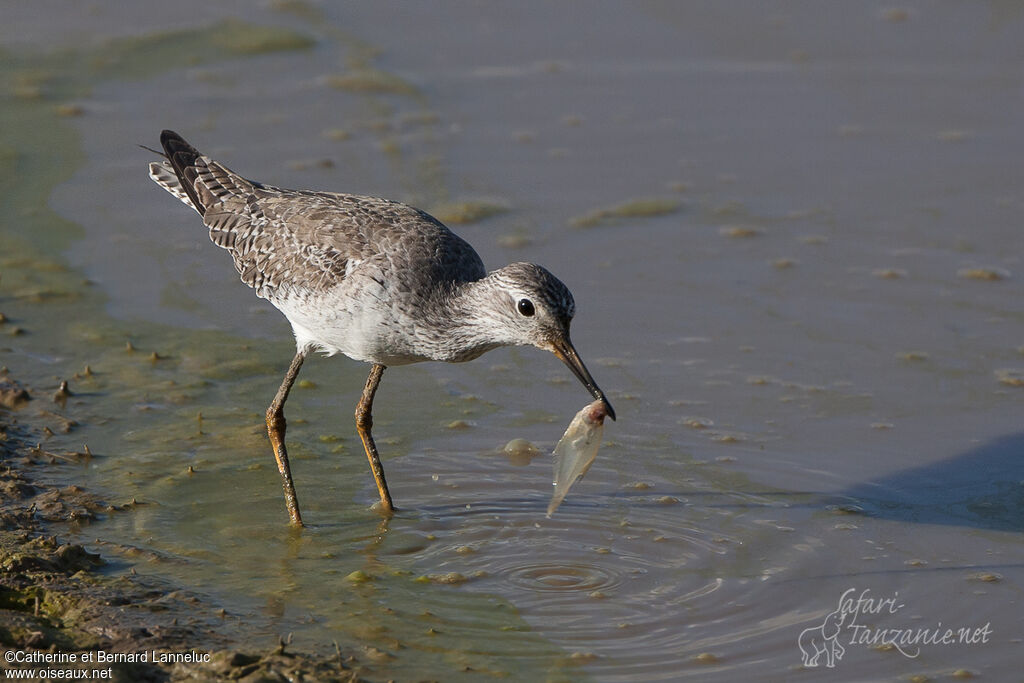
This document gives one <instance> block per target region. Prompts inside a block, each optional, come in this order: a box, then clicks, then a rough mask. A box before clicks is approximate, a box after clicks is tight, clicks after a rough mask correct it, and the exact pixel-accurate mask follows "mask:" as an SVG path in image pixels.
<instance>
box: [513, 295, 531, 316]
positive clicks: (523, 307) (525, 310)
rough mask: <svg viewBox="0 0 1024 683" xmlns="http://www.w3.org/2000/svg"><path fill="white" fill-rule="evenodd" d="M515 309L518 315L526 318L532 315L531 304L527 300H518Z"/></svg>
mask: <svg viewBox="0 0 1024 683" xmlns="http://www.w3.org/2000/svg"><path fill="white" fill-rule="evenodd" d="M516 308H518V309H519V312H520V313H522V314H523V315H525V316H527V317H529V316H531V315H533V302H532V301H530V300H529V299H520V300H519V303H518V304H517V305H516Z"/></svg>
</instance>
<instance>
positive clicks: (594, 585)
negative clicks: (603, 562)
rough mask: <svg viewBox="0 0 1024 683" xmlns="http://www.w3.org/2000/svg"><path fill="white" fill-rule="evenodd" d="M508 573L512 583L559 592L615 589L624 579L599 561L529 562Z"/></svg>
mask: <svg viewBox="0 0 1024 683" xmlns="http://www.w3.org/2000/svg"><path fill="white" fill-rule="evenodd" d="M504 576H505V580H506V581H507V582H508V583H509V584H511V585H513V586H516V587H518V588H523V589H526V590H535V591H551V592H556V593H563V592H571V591H583V592H591V591H597V590H611V589H612V588H615V587H616V586H618V585H619V584H620V583H622V577H621V576H618V575H617V574H615V573H614V572H613V570H611V569H609V568H607V567H602V566H600V565H595V564H574V565H571V566H566V565H563V564H558V563H555V562H545V563H538V564H528V565H523V566H521V567H513V568H511V569H509V570H507V571H506V572H505V575H504Z"/></svg>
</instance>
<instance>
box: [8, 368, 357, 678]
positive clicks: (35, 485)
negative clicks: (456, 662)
mask: <svg viewBox="0 0 1024 683" xmlns="http://www.w3.org/2000/svg"><path fill="white" fill-rule="evenodd" d="M32 393H34V392H32ZM30 401H31V393H30V392H29V391H28V390H27V389H26V388H25V387H23V386H22V385H21V384H20V383H18V382H17V381H16V380H15V379H14V378H12V377H11V376H10V374H9V373H7V372H6V369H4V374H3V375H0V645H2V646H3V649H4V650H5V654H4V657H3V658H2V662H0V667H4V668H20V669H34V670H36V672H37V674H39V673H45V672H50V674H51V676H52V677H73V676H74V673H73V672H71V670H72V669H84V670H94V671H96V673H88V674H81V673H80V674H79V675H85V676H92V677H97V676H99V677H104V678H108V679H109V680H115V681H184V680H244V681H256V680H260V681H273V680H290V681H314V680H315V681H360V680H364V679H363V678H361V677H360V675H359V663H358V662H357V661H356V660H355V658H353V657H351V656H346V655H345V654H344V653H342V652H341V651H340V650H336V652H335V653H333V654H328V655H315V654H311V653H306V652H301V651H299V650H298V649H297V646H296V649H293V647H292V643H291V642H290V640H291V639H290V637H287V636H283V637H282V638H281V640H280V641H279V643H277V644H276V645H271V646H269V647H265V648H254V647H252V644H251V642H246V643H244V644H243V643H242V639H240V638H239V636H238V635H237V633H236V632H235V631H236V630H237V628H238V625H237V624H235V623H233V622H236V621H237V619H232V618H231V615H230V614H229V613H228V612H226V611H225V610H224V609H223V608H222V607H220V606H219V605H217V604H213V603H212V602H210V601H209V600H207V599H206V598H204V597H203V596H201V595H197V594H195V593H193V592H191V591H189V590H186V589H183V588H182V587H180V586H174V585H171V584H170V583H169V582H167V581H163V580H157V579H153V578H151V577H143V576H140V575H136V574H135V573H134V571H132V572H131V573H129V574H124V573H120V572H119V575H116V576H115V575H112V571H113V572H117V565H118V562H119V560H117V559H109V558H108V557H105V556H104V554H103V553H102V547H101V548H100V550H101V552H100V553H94V552H91V551H90V550H89V549H87V548H86V547H84V546H83V545H80V544H77V543H70V542H67V541H66V540H64V539H65V538H66V537H67V536H68V535H69V534H70V533H71V532H72V531H78V532H81V531H82V528H83V527H85V526H87V525H89V524H90V523H91V522H93V521H96V520H98V519H101V518H104V517H107V516H112V515H130V514H133V511H134V510H135V509H136V508H137V507H138V503H136V501H134V500H132V501H130V502H128V503H121V504H112V503H110V502H108V501H105V500H103V499H101V498H100V497H99V496H97V495H95V494H94V493H91V492H90V491H87V490H85V489H84V488H82V487H80V486H77V485H74V484H71V485H63V486H62V485H61V484H60V483H57V482H55V481H53V480H54V477H53V476H52V474H51V473H48V472H47V468H49V467H51V466H53V465H56V464H58V463H59V462H60V461H62V460H67V459H78V458H87V457H89V454H88V453H86V452H83V453H77V454H64V453H60V452H56V451H54V452H50V451H47V450H46V449H45V448H44V447H43V446H41V445H39V443H40V441H39V439H41V438H42V437H43V436H44V432H42V431H41V430H39V429H38V428H37V426H36V425H34V424H33V423H32V418H31V416H30V415H29V416H28V417H27V419H26V418H22V416H21V413H22V411H21V410H20V409H21V408H23V407H24V406H25V405H28V404H29V403H30ZM25 412H26V413H28V412H29V411H27V410H26V411H25ZM57 478H58V479H59V478H60V477H57ZM97 543H98V544H100V545H101V546H102V544H103V542H102V541H100V540H99V539H97ZM117 550H118V552H119V553H123V554H126V555H129V556H130V555H132V554H133V552H134V553H143V552H145V551H143V550H141V549H132V548H118V549H117ZM111 570H112V571H111ZM59 672H63V673H59Z"/></svg>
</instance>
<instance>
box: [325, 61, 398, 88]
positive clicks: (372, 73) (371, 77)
mask: <svg viewBox="0 0 1024 683" xmlns="http://www.w3.org/2000/svg"><path fill="white" fill-rule="evenodd" d="M327 84H328V85H329V86H331V87H332V88H335V89H336V90H347V91H348V92H355V93H375V94H391V95H415V94H416V93H417V90H416V87H415V86H413V85H412V84H411V83H409V82H408V81H406V80H404V79H403V78H401V77H400V76H396V75H395V74H392V73H389V72H387V71H384V70H382V69H377V68H374V67H370V66H363V67H358V68H355V69H351V70H349V71H348V72H346V73H344V74H338V75H332V76H328V77H327Z"/></svg>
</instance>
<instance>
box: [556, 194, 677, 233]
mask: <svg viewBox="0 0 1024 683" xmlns="http://www.w3.org/2000/svg"><path fill="white" fill-rule="evenodd" d="M682 207H683V205H682V203H681V202H679V201H677V200H674V199H660V198H656V197H653V198H640V199H631V200H629V201H626V202H623V203H621V204H616V205H614V206H609V207H605V208H601V209H595V210H594V211H591V212H589V213H586V214H584V215H582V216H577V217H575V218H572V219H570V220H569V225H570V226H572V227H574V228H592V227H596V226H598V225H607V224H611V223H620V222H623V221H626V220H629V219H632V218H651V217H655V216H665V215H668V214H672V213H676V212H677V211H679V210H680V209H681V208H682Z"/></svg>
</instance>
